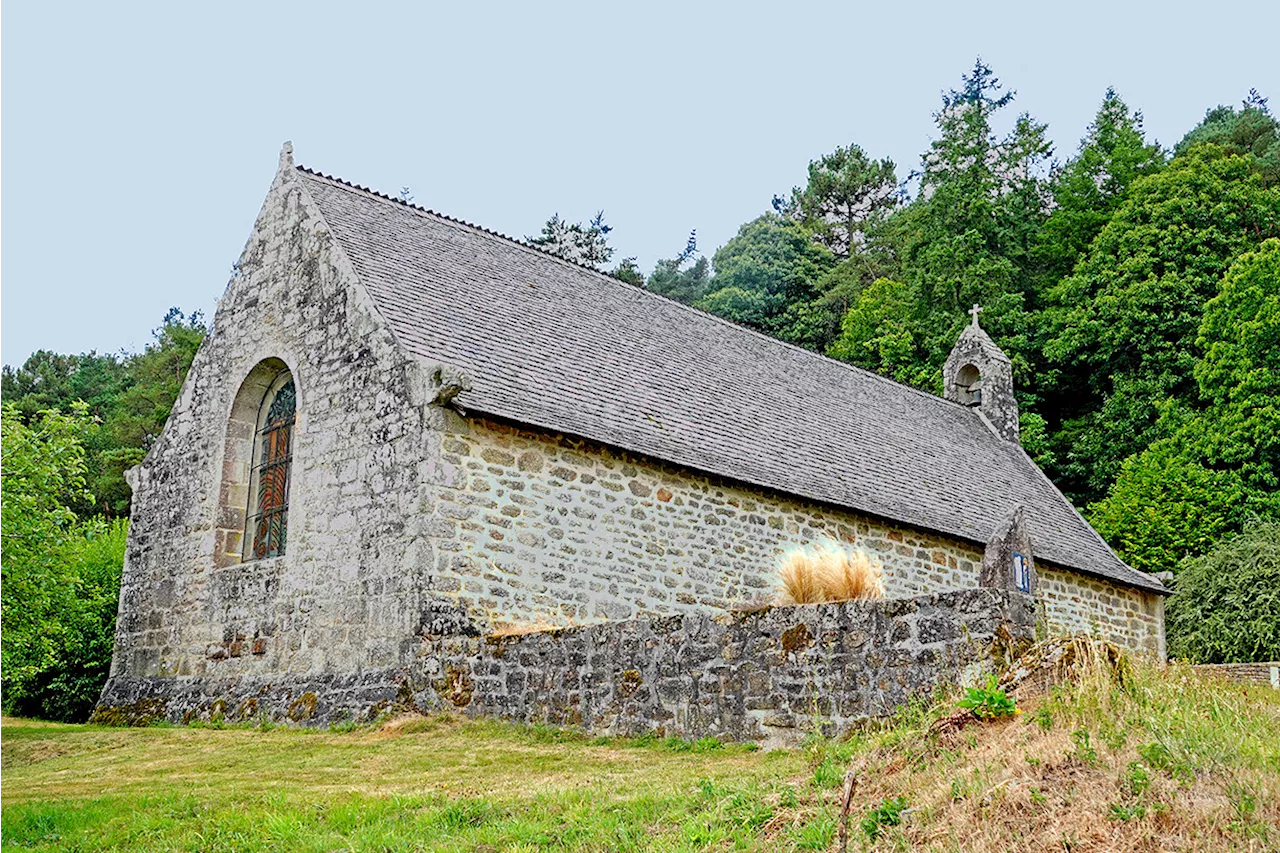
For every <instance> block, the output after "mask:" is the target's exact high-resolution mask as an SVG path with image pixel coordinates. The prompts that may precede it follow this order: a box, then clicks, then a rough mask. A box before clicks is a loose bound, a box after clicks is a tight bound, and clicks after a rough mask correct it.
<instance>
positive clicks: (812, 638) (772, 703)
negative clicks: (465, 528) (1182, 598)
mask: <svg viewBox="0 0 1280 853" xmlns="http://www.w3.org/2000/svg"><path fill="white" fill-rule="evenodd" d="M1033 621H1034V604H1033V602H1032V600H1031V599H1030V598H1029V597H1027V596H1024V595H1022V594H1020V593H1017V592H1006V591H1002V590H995V589H969V590H959V591H953V592H944V593H935V594H933V595H925V596H919V597H916V598H904V599H890V600H884V601H851V602H843V603H835V604H815V605H804V606H796V607H771V608H764V609H761V610H757V611H751V612H737V613H728V614H720V615H712V614H682V615H677V616H667V617H659V618H648V619H635V620H631V621H627V622H612V623H602V624H597V625H587V626H583V627H579V628H563V629H554V630H550V631H539V632H533V633H528V634H520V635H513V636H487V637H481V636H459V635H452V636H443V637H430V636H429V637H426V638H424V640H423V644H422V647H421V649H420V650H419V655H418V659H417V662H416V663H415V664H414V665H412V666H410V667H404V668H398V669H378V670H367V671H365V672H363V673H361V674H359V675H358V676H350V677H336V676H335V677H320V678H309V679H298V678H296V677H294V678H290V677H289V676H285V675H282V676H281V677H279V678H274V679H272V678H266V677H255V678H240V679H231V680H218V679H212V678H199V677H196V678H144V679H113V680H112V682H111V685H110V686H109V687H108V692H107V694H104V696H103V698H102V701H101V703H100V704H99V707H98V711H97V712H96V713H95V720H96V721H97V722H105V723H117V724H139V723H145V722H148V721H149V720H152V719H158V718H164V719H168V720H171V721H173V722H190V721H192V720H197V719H199V720H208V719H225V720H228V721H250V720H254V719H260V718H267V719H271V720H276V721H290V722H294V723H297V724H301V725H317V724H328V723H333V722H339V721H342V720H350V719H355V720H368V719H372V718H374V717H376V716H378V715H379V714H382V713H386V712H396V711H414V710H416V711H419V712H424V713H429V712H432V711H439V710H450V711H458V712H461V713H463V714H466V715H468V716H473V717H497V718H501V719H506V720H512V721H517V722H526V723H550V724H557V725H570V726H577V727H581V728H584V729H586V730H587V731H590V732H597V733H607V734H640V733H644V732H650V731H653V732H657V733H659V734H662V735H679V736H683V737H704V736H708V735H710V736H715V737H719V738H722V739H726V740H742V741H756V742H761V743H764V744H765V745H781V744H787V743H793V742H795V741H796V740H798V739H799V738H800V737H802V736H803V735H804V734H805V733H807V732H808V731H810V730H812V729H813V727H815V726H818V725H820V726H821V727H822V728H823V730H824V731H827V732H833V731H840V730H843V729H845V728H847V727H848V726H849V725H850V724H851V723H854V722H856V721H859V720H865V719H867V718H871V717H880V716H884V715H887V714H890V713H892V712H893V710H894V709H895V708H897V707H898V706H899V705H901V704H902V703H904V702H906V701H908V700H909V699H911V698H912V697H915V696H920V695H924V694H928V693H930V692H931V691H933V690H934V689H935V688H937V687H939V686H940V685H943V684H949V683H955V682H970V681H974V680H976V679H978V678H979V677H980V676H981V674H982V673H983V672H985V671H988V670H990V669H991V668H992V665H993V661H994V660H995V659H996V658H998V657H999V656H1000V655H1002V654H1004V653H1005V651H1006V649H1007V648H1008V646H1009V645H1010V644H1012V643H1018V642H1022V641H1027V640H1030V639H1031V635H1032V633H1033Z"/></svg>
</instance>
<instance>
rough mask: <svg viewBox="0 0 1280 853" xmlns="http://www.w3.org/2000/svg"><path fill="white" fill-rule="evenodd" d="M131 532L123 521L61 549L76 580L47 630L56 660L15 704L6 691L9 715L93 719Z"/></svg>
mask: <svg viewBox="0 0 1280 853" xmlns="http://www.w3.org/2000/svg"><path fill="white" fill-rule="evenodd" d="M128 530H129V526H128V522H127V521H125V520H124V519H118V520H116V521H114V522H112V523H111V524H109V525H105V526H93V525H89V526H87V529H86V530H85V531H83V532H82V533H81V534H80V535H78V536H75V537H73V538H72V539H70V540H69V541H68V542H67V543H66V545H65V546H64V547H63V549H62V551H61V554H62V561H63V564H64V565H65V566H66V568H67V570H68V574H69V576H70V577H71V578H72V579H73V580H72V587H71V589H70V590H68V592H69V593H70V594H69V595H67V596H66V597H65V598H63V602H64V604H63V607H62V609H61V611H60V612H59V613H57V614H56V615H55V616H54V617H53V619H52V620H51V621H48V622H46V626H45V627H46V629H48V630H49V631H51V632H52V633H54V634H56V636H57V637H58V643H57V646H56V651H55V657H54V660H53V661H52V662H50V663H49V664H48V665H46V666H44V667H42V668H41V669H40V670H39V671H37V672H35V673H33V674H32V675H31V676H30V677H29V678H28V679H27V680H26V681H25V682H24V683H23V684H22V685H21V689H20V691H19V692H18V695H17V697H16V698H15V699H14V701H13V702H12V703H9V701H8V691H7V690H6V702H5V704H6V710H8V711H9V712H10V713H13V714H17V715H19V716H23V717H41V718H43V719H48V720H61V721H64V722H83V721H84V720H86V719H88V718H89V714H90V713H91V712H92V711H93V706H94V704H95V703H96V702H97V701H98V696H99V695H100V694H101V693H102V686H103V684H105V683H106V680H107V673H108V671H109V670H110V669H111V650H112V647H113V646H114V644H115V630H116V609H117V606H118V604H119V600H120V570H121V568H122V567H123V565H124V549H125V540H126V538H127V537H128Z"/></svg>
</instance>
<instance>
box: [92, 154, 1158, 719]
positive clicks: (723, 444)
mask: <svg viewBox="0 0 1280 853" xmlns="http://www.w3.org/2000/svg"><path fill="white" fill-rule="evenodd" d="M972 313H973V321H972V323H971V324H970V325H969V326H968V327H967V328H966V329H965V331H964V333H963V334H962V335H961V336H960V339H959V341H958V342H957V343H956V346H955V350H954V351H953V353H952V355H951V357H950V359H949V360H948V362H947V365H946V368H945V371H944V374H945V375H944V379H945V389H946V393H945V397H936V396H933V395H930V394H927V393H924V392H922V391H918V390H915V389H913V388H909V387H906V386H904V385H900V384H898V383H895V382H893V381H890V380H888V379H885V378H883V377H881V376H878V375H875V374H873V373H869V372H867V371H864V370H861V369H858V368H856V367H852V366H850V365H848V364H844V363H841V362H837V361H834V360H831V359H828V358H825V357H823V356H820V355H817V354H815V353H812V352H809V351H806V350H804V349H800V348H797V347H795V346H792V345H789V344H786V343H783V342H781V341H778V340H775V339H772V338H770V337H767V336H765V335H763V334H760V333H757V332H755V331H752V330H749V329H746V328H743V327H740V326H736V325H734V324H731V323H729V322H726V321H724V320H722V319H719V318H717V317H714V316H711V315H708V314H705V313H702V312H700V311H698V310H695V309H693V308H691V307H688V306H686V305H683V304H680V303H677V302H674V301H671V300H668V299H666V298H664V297H661V296H658V295H655V294H653V293H650V292H648V291H646V290H644V289H643V288H639V287H635V286H632V285H629V284H626V283H624V282H621V281H618V280H616V279H614V278H612V277H610V276H608V275H605V274H602V273H600V272H598V271H595V270H593V269H588V268H585V267H582V266H578V265H575V264H573V263H570V262H566V261H564V260H561V259H559V258H556V257H553V256H551V255H549V254H547V253H544V252H542V251H540V250H539V249H536V248H533V247H531V246H528V245H526V244H524V243H521V242H520V241H517V240H512V239H509V238H507V237H504V236H502V235H500V234H497V233H494V232H491V231H487V230H485V229H483V228H480V227H477V226H474V225H470V224H468V223H465V222H461V221H458V220H455V219H451V218H449V217H447V216H444V215H441V214H437V213H434V212H432V211H429V210H425V209H423V208H420V207H416V206H414V205H412V204H407V203H405V202H403V201H401V200H397V199H395V198H391V197H389V196H386V195H383V194H381V193H378V192H374V191H372V190H369V189H366V188H364V187H361V186H358V185H355V184H352V183H349V182H347V181H344V180H341V179H338V178H334V177H330V176H328V175H325V174H322V173H320V172H316V171H313V170H311V169H308V168H305V167H301V166H295V165H294V162H293V154H292V149H291V147H290V146H289V145H288V144H286V145H285V147H284V149H283V151H282V153H281V157H280V165H279V169H278V171H277V174H276V176H275V179H274V181H273V183H272V185H271V187H270V190H269V191H268V193H267V196H266V200H265V202H264V203H263V206H262V209H261V212H260V213H259V215H258V218H257V221H256V223H255V225H254V228H253V231H252V233H251V235H250V237H249V240H248V243H247V245H246V246H245V249H244V252H243V254H242V255H241V257H240V259H239V262H238V263H237V265H236V267H235V272H234V274H233V276H232V279H231V281H230V283H229V284H228V286H227V289H226V292H225V294H224V295H223V297H222V298H221V300H220V302H219V305H218V309H217V312H216V315H215V317H214V319H213V325H212V330H211V332H210V334H209V335H208V337H207V338H206V340H205V341H204V344H203V346H202V347H201V349H200V351H199V353H198V354H197V356H196V358H195V361H194V363H193V364H192V367H191V370H190V373H189V375H188V376H187V379H186V382H185V385H184V386H183V389H182V392H181V394H180V396H179V398H178V401H177V403H176V405H175V406H174V409H173V413H172V415H171V416H170V418H169V421H168V423H167V425H166V426H165V428H164V431H163V433H162V434H161V436H160V437H159V439H158V440H157V441H156V443H155V445H154V447H153V448H152V449H151V451H150V453H149V454H148V455H147V457H146V459H145V460H144V461H143V462H142V464H141V465H139V466H138V467H137V468H135V469H133V470H132V471H131V472H130V484H131V486H132V487H133V514H132V519H133V520H132V526H131V527H130V530H129V544H128V550H127V555H126V561H125V566H124V574H123V580H122V590H121V599H120V610H119V627H118V632H117V637H116V646H115V654H114V660H113V664H112V669H111V678H110V681H109V683H108V685H107V687H106V690H105V692H104V696H103V699H102V704H103V705H107V704H111V703H119V702H125V701H136V700H139V699H145V698H147V697H161V698H163V697H171V696H177V695H183V696H202V697H205V698H206V699H207V698H208V697H211V696H216V695H218V694H219V691H222V690H224V689H225V688H226V687H227V685H237V686H238V689H241V692H242V693H243V692H244V688H245V687H246V686H250V687H251V686H253V685H264V686H263V688H262V689H263V690H265V689H266V685H272V684H276V685H278V684H282V683H288V682H290V681H295V682H298V683H303V682H305V683H306V684H309V685H322V686H321V687H313V688H309V689H312V690H316V691H319V694H320V696H319V698H320V700H321V701H323V700H324V690H326V689H331V690H340V689H342V686H343V685H344V684H350V683H353V682H354V681H355V680H361V681H362V682H363V683H370V680H371V679H372V681H378V680H379V679H382V682H385V683H386V684H392V683H393V682H394V680H395V679H394V673H396V672H399V671H402V670H403V669H404V668H405V667H406V666H409V665H410V664H411V663H412V661H413V658H414V656H415V654H416V653H417V649H418V647H419V646H420V644H421V642H422V638H423V637H424V636H451V635H458V636H476V637H482V636H485V635H486V634H488V633H490V632H492V631H493V630H494V629H495V628H501V627H503V626H511V625H517V624H527V625H550V626H557V625H584V624H590V623H602V622H611V621H617V620H633V619H637V618H639V617H653V616H667V615H676V614H682V613H689V612H695V611H699V612H706V611H710V612H718V611H726V610H730V609H733V608H735V607H741V606H743V605H750V604H752V603H754V602H759V601H761V600H763V599H766V598H767V597H768V596H769V595H770V592H771V584H772V579H773V575H774V567H775V565H776V562H777V560H778V558H779V556H780V555H781V554H782V553H784V552H785V551H786V550H788V549H789V548H792V547H794V546H798V545H804V544H808V543H812V542H814V541H815V540H817V539H819V538H823V537H830V538H833V539H836V540H839V541H842V542H845V543H850V544H851V545H856V546H860V547H863V548H865V549H867V550H868V551H870V552H871V553H872V554H874V555H877V556H878V557H879V558H880V559H881V560H882V562H883V565H884V568H885V584H886V591H887V595H888V596H889V597H899V598H901V597H909V596H918V595H922V594H926V593H934V592H944V591H950V590H965V589H969V588H972V587H976V586H978V583H979V573H980V571H981V569H982V562H983V554H984V543H986V542H987V541H988V539H989V538H990V537H991V536H992V534H993V532H994V531H995V530H996V529H997V528H998V527H999V526H1000V525H1001V523H1002V522H1003V521H1004V520H1005V519H1006V518H1008V517H1009V516H1010V514H1011V513H1013V512H1015V511H1016V510H1018V509H1019V508H1021V513H1020V517H1021V520H1022V523H1023V524H1025V528H1026V531H1027V533H1028V534H1029V536H1030V539H1031V543H1032V546H1031V550H1032V552H1033V553H1032V554H1028V555H1027V557H1033V558H1034V562H1035V565H1036V568H1037V570H1038V571H1037V575H1038V590H1037V602H1038V607H1039V608H1040V611H1041V618H1042V620H1043V622H1044V623H1045V624H1046V626H1047V627H1048V628H1049V629H1050V630H1072V631H1076V630H1085V631H1093V632H1096V633H1099V634H1101V635H1103V636H1105V637H1107V638H1109V639H1111V640H1113V641H1114V642H1117V643H1119V644H1122V645H1124V646H1127V647H1129V648H1132V649H1135V650H1139V651H1142V652H1145V653H1149V654H1152V655H1158V656H1163V654H1164V626H1163V606H1164V605H1163V599H1164V596H1165V595H1166V594H1167V590H1166V589H1165V588H1164V587H1163V586H1162V585H1161V584H1160V583H1159V581H1157V580H1156V579H1155V578H1153V577H1151V576H1149V575H1147V574H1144V573H1142V572H1139V571H1136V570H1134V569H1132V568H1131V567H1129V566H1127V565H1125V563H1124V562H1122V561H1121V560H1120V559H1119V558H1118V557H1117V556H1116V555H1115V554H1114V553H1113V552H1112V550H1111V549H1110V548H1109V547H1108V546H1107V544H1106V543H1105V542H1104V541H1103V540H1102V538H1101V537H1100V536H1099V535H1098V534H1097V533H1096V532H1095V531H1094V530H1093V529H1092V528H1091V527H1090V526H1089V524H1088V523H1087V522H1086V521H1085V520H1084V518H1083V517H1082V516H1081V515H1080V514H1079V513H1078V512H1077V511H1076V510H1075V509H1074V508H1073V507H1072V505H1071V504H1070V503H1069V502H1068V501H1067V499H1066V498H1065V497H1064V496H1063V495H1062V494H1061V493H1060V492H1059V491H1058V489H1057V488H1055V487H1054V485H1053V483H1051V482H1050V481H1049V479H1048V478H1047V477H1046V476H1045V475H1044V474H1043V473H1042V472H1041V471H1040V470H1039V469H1038V468H1037V467H1036V465H1035V464H1034V463H1033V462H1032V460H1031V459H1030V458H1029V457H1028V455H1027V454H1026V453H1025V452H1024V450H1023V449H1022V447H1021V445H1020V444H1019V440H1018V411H1017V404H1016V402H1015V399H1014V395H1013V381H1012V369H1011V365H1010V362H1009V359H1008V358H1007V357H1006V356H1005V355H1004V353H1002V352H1001V351H1000V349H999V347H997V346H996V344H995V343H994V342H993V341H992V339H991V338H990V337H989V336H988V335H987V334H986V333H985V332H984V331H983V329H982V328H981V325H980V322H979V315H978V313H977V309H976V308H975V310H974V311H973V312H972ZM323 685H328V687H324V686H323ZM306 695H309V696H311V697H312V699H311V700H310V701H311V702H312V703H313V704H314V702H315V701H316V694H315V693H310V692H309V693H307V694H306ZM175 707H176V706H175ZM170 710H171V714H170V715H171V716H172V715H173V714H172V711H173V709H172V708H171V709H170ZM179 710H180V709H179Z"/></svg>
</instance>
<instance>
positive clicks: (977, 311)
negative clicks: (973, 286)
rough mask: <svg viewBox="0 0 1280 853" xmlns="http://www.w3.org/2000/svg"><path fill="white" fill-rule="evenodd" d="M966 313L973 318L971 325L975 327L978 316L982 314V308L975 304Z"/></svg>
mask: <svg viewBox="0 0 1280 853" xmlns="http://www.w3.org/2000/svg"><path fill="white" fill-rule="evenodd" d="M968 313H969V314H970V315H972V316H973V325H975V326H976V325H978V315H979V314H981V313H982V306H981V305H979V304H978V303H976V302H975V303H973V307H972V308H970V309H969V312H968Z"/></svg>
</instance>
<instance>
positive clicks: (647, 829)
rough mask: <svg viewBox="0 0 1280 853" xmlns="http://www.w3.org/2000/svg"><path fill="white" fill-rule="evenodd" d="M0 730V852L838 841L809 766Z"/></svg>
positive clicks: (661, 752)
mask: <svg viewBox="0 0 1280 853" xmlns="http://www.w3.org/2000/svg"><path fill="white" fill-rule="evenodd" d="M0 725H2V728H0V738H2V741H3V803H4V817H3V836H4V841H3V843H4V847H5V849H15V850H16V849H22V850H106V849H129V850H193V851H195V850H199V851H207V850H282V851H283V850H288V851H310V850H315V851H332V850H347V849H359V850H423V851H436V850H439V851H458V850H475V851H482V850H493V851H499V850H502V851H515V850H522V849H562V850H601V851H603V850H615V849H623V850H696V849H704V848H705V847H706V846H707V845H709V844H716V843H718V842H725V843H726V844H728V845H729V846H730V847H735V848H739V849H779V848H783V849H788V848H794V847H795V846H796V845H797V844H798V845H800V846H801V848H802V849H803V848H804V847H805V846H806V845H807V846H808V847H809V848H810V849H812V847H813V846H814V845H815V844H817V845H818V846H823V845H825V842H826V841H827V840H828V839H829V838H830V835H831V820H830V817H829V816H827V815H826V814H825V810H824V807H823V804H822V803H821V802H817V801H816V800H818V799H822V798H823V797H825V796H826V795H827V793H828V792H827V790H826V788H824V787H821V786H819V785H817V784H816V783H815V782H814V774H813V773H812V772H811V771H810V770H809V769H808V756H806V755H805V754H804V753H802V752H783V751H775V752H767V753H766V752H758V751H754V750H749V749H747V748H744V747H741V746H732V745H730V746H722V745H720V744H719V743H718V742H714V741H706V742H698V743H690V742H688V741H675V740H672V741H661V740H625V739H608V740H604V739H601V740H588V739H586V738H584V737H580V736H576V735H574V734H571V733H566V732H559V731H554V730H540V729H527V728H520V727H515V726H509V725H503V724H497V723H483V722H463V721H458V720H451V719H429V720H413V721H410V722H408V723H406V724H401V725H392V726H387V727H384V728H382V729H377V730H360V731H354V732H346V733H342V732H325V731H320V732H307V731H297V730H275V731H259V730H253V729H237V728H227V729H211V728H167V727H162V728H147V729H106V728H98V727H92V726H69V725H56V724H50V723H39V722H34V721H29V720H16V719H5V720H3V722H2V724H0Z"/></svg>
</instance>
